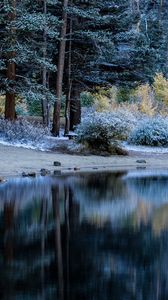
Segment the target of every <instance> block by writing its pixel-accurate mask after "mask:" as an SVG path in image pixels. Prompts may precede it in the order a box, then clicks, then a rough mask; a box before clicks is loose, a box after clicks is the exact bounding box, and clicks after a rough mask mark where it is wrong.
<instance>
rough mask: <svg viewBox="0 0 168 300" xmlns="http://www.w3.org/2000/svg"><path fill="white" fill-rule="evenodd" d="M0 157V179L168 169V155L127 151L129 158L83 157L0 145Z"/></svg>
mask: <svg viewBox="0 0 168 300" xmlns="http://www.w3.org/2000/svg"><path fill="white" fill-rule="evenodd" d="M0 158H1V162H0V176H3V177H8V176H20V175H21V174H22V172H26V173H30V172H36V174H40V170H41V169H42V168H45V169H47V170H50V171H51V172H53V171H55V170H58V171H59V170H61V173H67V172H68V173H71V172H91V171H94V172H97V171H106V170H107V171H108V170H124V169H130V168H134V169H136V168H150V169H151V168H162V169H165V168H168V154H152V153H149V152H148V153H146V154H145V153H142V152H139V153H138V152H134V151H130V152H129V155H128V156H106V157H105V156H97V155H88V156H86V155H85V156H84V155H71V154H62V153H57V152H44V151H37V150H31V149H25V148H20V147H14V146H6V145H1V144H0ZM137 160H138V161H137ZM139 160H142V161H139ZM144 160H145V161H144ZM54 161H58V162H60V163H61V166H60V167H55V166H54V165H53V163H54ZM74 168H75V169H74Z"/></svg>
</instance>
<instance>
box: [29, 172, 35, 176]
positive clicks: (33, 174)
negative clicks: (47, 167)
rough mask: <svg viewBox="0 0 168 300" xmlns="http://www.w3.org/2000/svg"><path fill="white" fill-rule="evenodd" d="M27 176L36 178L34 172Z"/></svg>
mask: <svg viewBox="0 0 168 300" xmlns="http://www.w3.org/2000/svg"><path fill="white" fill-rule="evenodd" d="M28 176H29V177H36V173H35V172H30V173H28Z"/></svg>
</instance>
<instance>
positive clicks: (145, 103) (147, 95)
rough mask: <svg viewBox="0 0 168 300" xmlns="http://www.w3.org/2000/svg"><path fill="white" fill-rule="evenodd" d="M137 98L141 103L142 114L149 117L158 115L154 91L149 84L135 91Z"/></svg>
mask: <svg viewBox="0 0 168 300" xmlns="http://www.w3.org/2000/svg"><path fill="white" fill-rule="evenodd" d="M135 97H136V98H137V100H138V102H139V110H140V111H141V112H142V113H144V114H147V115H148V116H153V115H154V114H155V113H156V109H157V107H156V105H155V103H154V95H153V91H152V88H151V87H150V85H149V84H143V85H140V86H138V87H137V89H136V90H135Z"/></svg>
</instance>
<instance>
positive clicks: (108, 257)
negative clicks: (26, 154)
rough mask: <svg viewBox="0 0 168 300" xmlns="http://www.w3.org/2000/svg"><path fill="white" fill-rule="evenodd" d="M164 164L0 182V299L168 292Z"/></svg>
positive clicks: (164, 295) (97, 298)
mask: <svg viewBox="0 0 168 300" xmlns="http://www.w3.org/2000/svg"><path fill="white" fill-rule="evenodd" d="M167 270H168V171H167V170H145V169H139V170H131V171H122V172H121V171H118V172H108V173H86V174H79V175H64V176H59V177H56V176H55V177H39V178H37V179H33V178H32V179H31V178H11V179H9V180H8V181H7V182H6V183H4V184H1V185H0V299H5V300H11V299H12V300H15V299H17V300H22V299H23V300H28V299H30V300H34V299H36V300H38V299H40V300H49V299H58V300H63V299H65V300H66V299H67V300H77V299H78V300H113V299H114V300H120V299H121V300H127V299H128V300H133V299H136V300H146V299H147V300H153V299H154V300H159V299H160V300H164V299H165V300H166V299H168V273H167Z"/></svg>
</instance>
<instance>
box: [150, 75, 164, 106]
mask: <svg viewBox="0 0 168 300" xmlns="http://www.w3.org/2000/svg"><path fill="white" fill-rule="evenodd" d="M153 89H154V92H155V95H156V98H157V99H158V100H159V101H162V102H163V103H164V104H166V105H168V79H166V78H165V77H164V76H163V74H162V73H157V74H156V75H155V77H154V83H153Z"/></svg>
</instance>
